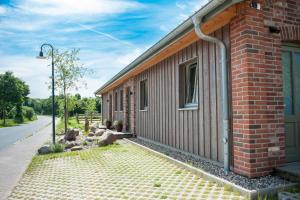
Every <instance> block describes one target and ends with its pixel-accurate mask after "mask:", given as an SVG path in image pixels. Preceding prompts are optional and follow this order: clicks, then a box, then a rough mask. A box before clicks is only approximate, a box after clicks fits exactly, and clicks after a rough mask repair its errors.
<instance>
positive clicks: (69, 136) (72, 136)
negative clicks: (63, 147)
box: [65, 129, 76, 141]
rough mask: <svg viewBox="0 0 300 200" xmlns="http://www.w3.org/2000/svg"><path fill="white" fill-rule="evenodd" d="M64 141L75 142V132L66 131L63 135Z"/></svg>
mask: <svg viewBox="0 0 300 200" xmlns="http://www.w3.org/2000/svg"><path fill="white" fill-rule="evenodd" d="M65 140H66V141H75V140H76V132H75V131H74V129H68V130H67V132H66V134H65Z"/></svg>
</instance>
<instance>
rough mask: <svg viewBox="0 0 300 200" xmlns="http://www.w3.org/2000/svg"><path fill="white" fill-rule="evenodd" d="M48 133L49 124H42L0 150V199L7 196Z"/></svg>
mask: <svg viewBox="0 0 300 200" xmlns="http://www.w3.org/2000/svg"><path fill="white" fill-rule="evenodd" d="M40 129H41V128H40ZM50 133H51V126H50V125H49V126H47V127H45V126H44V128H43V129H41V130H39V131H38V132H33V135H29V136H27V137H26V138H24V139H23V140H21V141H19V142H17V143H15V144H14V145H10V146H8V147H7V148H4V149H2V150H1V151H0V200H2V199H6V198H7V196H8V195H9V193H10V191H11V190H12V189H13V188H14V186H15V185H16V184H17V183H18V181H19V180H20V178H21V177H22V174H23V173H24V171H25V170H26V168H27V166H28V165H29V163H30V161H31V159H32V157H33V156H34V154H35V153H36V150H37V149H38V148H39V147H40V146H41V145H42V144H43V143H44V142H45V141H46V140H47V139H50Z"/></svg>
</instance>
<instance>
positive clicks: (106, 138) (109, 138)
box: [98, 131, 117, 147]
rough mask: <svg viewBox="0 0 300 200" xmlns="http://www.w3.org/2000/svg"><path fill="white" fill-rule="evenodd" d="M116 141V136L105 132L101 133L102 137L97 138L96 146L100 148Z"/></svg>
mask: <svg viewBox="0 0 300 200" xmlns="http://www.w3.org/2000/svg"><path fill="white" fill-rule="evenodd" d="M116 140H117V138H116V136H115V135H114V134H113V133H112V132H108V131H106V132H105V133H103V135H102V136H101V137H100V138H99V141H98V146H99V147H101V146H106V145H109V144H112V143H114V141H116Z"/></svg>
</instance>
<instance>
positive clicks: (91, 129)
mask: <svg viewBox="0 0 300 200" xmlns="http://www.w3.org/2000/svg"><path fill="white" fill-rule="evenodd" d="M97 129H98V128H97V127H94V126H91V128H90V131H91V132H93V133H95V131H96V130H97Z"/></svg>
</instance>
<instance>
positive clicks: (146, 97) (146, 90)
mask: <svg viewBox="0 0 300 200" xmlns="http://www.w3.org/2000/svg"><path fill="white" fill-rule="evenodd" d="M144 94H145V102H144V106H145V107H148V84H147V80H145V91H144Z"/></svg>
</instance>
